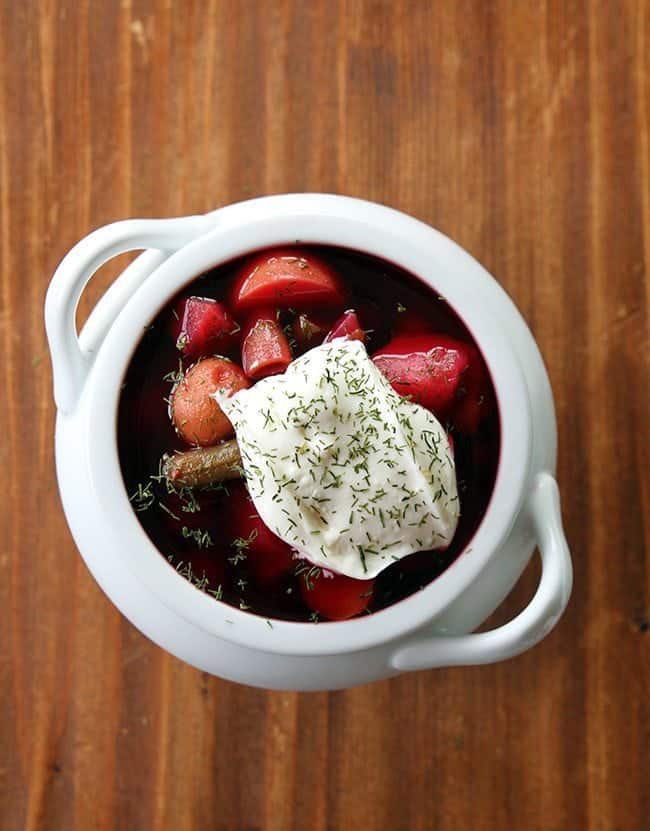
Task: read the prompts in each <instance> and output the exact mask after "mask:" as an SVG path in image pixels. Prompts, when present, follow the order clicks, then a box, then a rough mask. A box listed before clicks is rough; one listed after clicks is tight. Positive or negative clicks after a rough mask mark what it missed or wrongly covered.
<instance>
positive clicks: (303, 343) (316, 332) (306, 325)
mask: <svg viewBox="0 0 650 831" xmlns="http://www.w3.org/2000/svg"><path fill="white" fill-rule="evenodd" d="M329 328H330V327H329V325H328V324H327V323H326V322H324V321H323V320H322V319H321V318H320V317H315V316H314V315H313V314H299V315H298V316H297V317H296V318H295V319H294V321H293V323H292V324H291V334H292V335H293V337H294V340H295V341H296V344H297V345H298V347H299V348H300V349H301V350H307V349H312V347H314V346H318V345H319V344H320V343H322V342H323V338H324V337H325V335H326V334H327V332H328V330H329Z"/></svg>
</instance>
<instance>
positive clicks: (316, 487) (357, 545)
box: [118, 245, 500, 626]
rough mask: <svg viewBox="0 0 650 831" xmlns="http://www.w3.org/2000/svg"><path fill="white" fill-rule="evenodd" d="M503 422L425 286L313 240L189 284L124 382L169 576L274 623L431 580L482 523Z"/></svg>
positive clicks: (382, 600)
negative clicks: (171, 573) (171, 571)
mask: <svg viewBox="0 0 650 831" xmlns="http://www.w3.org/2000/svg"><path fill="white" fill-rule="evenodd" d="M499 442H500V437H499V416H498V410H497V406H496V399H495V394H494V389H493V387H492V383H491V380H490V376H489V373H488V371H487V368H486V366H485V363H484V361H483V359H482V357H481V354H480V352H479V350H478V348H477V346H476V344H475V343H474V341H473V339H472V336H471V334H470V333H469V331H468V330H467V329H466V327H465V326H464V325H463V322H462V321H461V320H460V319H459V318H458V317H457V316H456V314H455V313H454V312H453V310H452V309H451V308H450V306H449V305H448V304H447V302H446V301H445V298H444V297H441V296H439V295H438V294H437V293H436V292H435V291H434V290H432V289H431V288H429V287H428V286H426V285H425V284H424V283H422V282H421V281H419V280H418V279H417V278H416V277H414V276H413V275H411V274H409V273H407V272H405V271H404V270H402V269H400V268H398V267H397V266H395V265H392V264H390V263H387V262H385V261H383V260H380V259H377V258H375V257H370V256H367V255H364V254H360V253H358V252H354V251H349V250H346V249H341V248H334V247H326V246H302V245H301V246H282V247H277V248H273V249H267V250H264V251H260V252H257V253H255V254H254V255H251V256H249V257H246V258H242V259H240V260H237V261H235V262H231V263H228V264H226V265H222V266H218V267H216V268H214V269H212V270H210V271H208V272H206V273H204V274H202V275H201V276H200V277H198V278H196V279H195V280H194V281H192V282H191V283H190V284H189V285H188V286H186V288H185V289H184V290H183V291H182V292H181V293H180V294H178V295H177V296H176V297H175V298H174V299H173V300H172V301H170V302H169V303H168V304H167V305H166V306H165V308H163V310H162V311H161V312H160V313H159V314H158V315H157V317H156V318H155V320H154V321H153V322H152V323H151V325H150V326H149V327H148V328H147V330H146V331H145V333H144V335H143V337H142V340H141V341H140V343H139V344H138V346H137V348H136V350H135V352H134V354H133V357H132V359H131V362H130V365H129V368H128V370H127V373H126V376H125V378H124V384H123V388H122V392H121V398H120V404H119V416H118V446H119V455H120V463H121V468H122V474H123V478H124V483H125V487H126V490H127V493H128V497H129V500H130V502H131V505H132V507H133V510H134V511H135V512H136V515H137V517H138V520H139V521H140V523H141V525H142V527H143V529H144V530H145V532H146V533H147V535H148V536H149V538H150V539H151V541H152V543H153V545H154V546H155V547H156V549H157V550H158V551H159V552H160V556H162V557H164V558H165V559H166V560H167V561H168V562H169V565H170V568H174V569H176V571H177V572H178V573H179V574H180V575H181V576H183V577H184V578H185V579H187V580H189V581H190V582H191V583H192V584H193V585H194V586H196V588H198V589H200V590H202V591H203V592H205V593H207V594H208V595H210V596H212V597H213V598H214V599H215V601H221V602H223V603H226V604H229V605H231V606H234V607H236V608H238V609H242V610H245V611H249V612H250V613H253V614H256V615H260V616H262V617H264V618H266V619H267V621H268V624H269V625H270V626H272V625H273V620H274V619H275V620H278V619H279V620H290V621H304V622H327V621H337V620H345V619H350V618H353V617H356V616H360V615H365V614H370V613H373V612H376V611H378V610H381V609H384V608H386V607H387V606H390V605H391V604H393V603H396V602H398V601H400V600H402V599H404V598H406V597H408V596H409V595H411V594H413V593H414V592H416V591H418V590H420V589H422V588H424V587H425V586H427V585H428V584H429V583H430V582H431V581H432V580H435V579H436V578H437V577H438V576H439V575H440V574H441V573H442V572H443V571H444V570H445V569H447V568H448V567H449V565H450V564H451V563H452V562H453V561H454V560H455V559H456V558H457V557H458V556H459V554H460V553H461V552H463V551H466V553H467V555H468V556H470V555H471V545H470V541H471V539H472V537H473V535H474V534H475V532H476V530H477V528H478V526H479V524H480V523H481V520H482V518H483V516H484V514H485V512H486V510H487V506H488V503H489V500H490V496H491V493H492V490H493V487H494V482H495V478H496V472H497V465H498V459H499Z"/></svg>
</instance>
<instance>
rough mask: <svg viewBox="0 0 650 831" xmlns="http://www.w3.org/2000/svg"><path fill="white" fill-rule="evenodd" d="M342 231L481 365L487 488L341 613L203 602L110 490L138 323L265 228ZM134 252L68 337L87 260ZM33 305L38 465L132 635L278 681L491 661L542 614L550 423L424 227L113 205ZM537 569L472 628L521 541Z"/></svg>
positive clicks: (277, 210)
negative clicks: (47, 418)
mask: <svg viewBox="0 0 650 831" xmlns="http://www.w3.org/2000/svg"><path fill="white" fill-rule="evenodd" d="M294 242H304V243H319V244H331V245H337V246H343V247H348V248H352V249H356V250H358V251H363V252H367V253H369V254H374V255H376V256H379V257H383V258H384V259H386V260H389V261H392V262H394V263H396V264H397V265H399V266H401V267H403V268H405V269H406V270H408V271H410V272H412V273H414V274H417V275H418V277H420V279H422V280H423V281H425V282H426V283H428V284H429V285H431V286H432V287H433V288H434V289H435V290H436V291H437V292H439V293H441V294H442V295H444V296H445V298H446V299H447V301H448V302H449V303H450V305H451V306H452V308H454V309H455V311H456V312H457V313H458V315H459V316H460V317H461V318H462V319H463V320H464V321H465V323H466V324H467V326H468V327H469V329H470V331H471V332H472V334H473V336H474V338H475V339H476V341H477V343H478V345H479V347H480V348H481V351H482V353H483V355H484V357H485V360H486V362H487V364H488V367H489V370H490V373H491V376H492V379H493V382H494V385H495V389H496V393H497V398H498V404H499V412H500V417H501V430H502V446H501V457H500V462H499V470H498V474H497V481H496V485H495V489H494V493H493V496H492V499H491V502H490V505H489V508H488V511H487V513H486V516H485V518H484V520H483V522H482V523H481V526H480V528H479V529H478V531H477V533H476V535H475V536H474V538H473V539H472V541H471V543H470V545H469V546H468V548H467V549H466V550H465V551H464V552H463V553H462V554H461V555H460V557H459V558H458V559H457V560H456V561H455V562H454V563H453V564H452V565H451V566H450V567H449V568H448V569H447V571H445V572H444V573H443V574H442V575H441V576H440V577H439V578H438V579H437V580H435V581H434V582H433V583H431V584H430V585H429V586H427V587H426V588H424V589H423V590H421V591H419V592H417V593H416V594H414V595H412V596H411V597H409V598H407V599H405V600H403V601H401V602H399V603H397V604H394V605H393V606H391V607H389V608H387V609H384V610H383V611H381V612H377V613H375V614H372V615H369V616H366V617H363V618H359V619H356V620H352V621H345V622H336V623H318V624H312V623H295V622H288V621H274V622H273V625H272V627H269V626H268V624H267V622H266V621H265V620H264V619H263V618H259V617H257V616H255V615H252V614H249V613H247V612H244V611H240V610H238V609H233V608H232V607H230V606H228V605H226V604H224V603H221V602H218V601H215V600H214V599H213V598H212V597H210V596H208V595H206V594H204V593H202V592H200V591H199V590H198V589H196V588H195V587H193V586H192V585H191V584H190V583H189V582H187V581H186V580H185V579H184V578H183V577H181V576H180V575H179V574H178V573H177V572H176V570H175V569H174V568H173V567H172V566H171V565H169V563H167V561H166V560H165V559H164V558H163V557H161V556H160V555H159V554H158V552H157V551H156V550H155V548H154V547H153V545H152V544H151V542H150V541H149V539H148V537H147V536H146V534H145V533H144V531H143V529H142V528H141V526H140V524H139V522H138V520H137V518H136V516H135V514H134V512H133V510H132V508H131V505H130V503H129V501H128V496H127V493H126V491H125V488H124V484H123V481H122V477H121V473H120V466H119V459H118V454H117V442H116V429H115V426H116V414H117V407H118V400H119V392H120V385H121V383H122V378H123V375H124V372H125V370H126V368H127V366H128V363H129V361H130V358H131V356H132V354H133V351H134V349H135V347H136V345H137V343H138V341H139V338H140V335H141V333H142V331H143V329H144V328H145V327H146V326H147V325H148V323H149V322H150V321H151V319H152V318H153V317H154V316H155V315H156V313H157V312H158V311H159V310H160V309H161V308H162V306H164V305H165V303H166V302H167V300H168V299H169V298H170V297H172V296H173V295H174V294H175V293H176V292H177V291H179V289H181V288H182V287H183V286H184V285H186V284H187V283H189V282H190V281H191V280H192V279H194V278H195V277H196V276H198V275H199V274H201V273H202V272H203V271H205V270H207V269H209V268H212V267H214V266H216V265H219V264H220V263H223V262H227V261H229V260H231V259H233V258H235V257H238V256H240V255H242V254H245V253H248V252H250V251H253V250H255V249H259V248H264V247H267V246H271V245H277V244H283V243H294ZM137 249H152V250H147V251H146V253H144V254H142V255H141V256H140V257H139V258H138V259H137V260H135V261H134V262H133V263H132V264H131V265H130V266H129V267H128V268H127V269H126V270H125V271H124V272H123V273H122V275H121V276H120V277H119V278H118V279H117V280H116V281H115V283H114V284H113V285H112V286H111V288H110V289H109V290H108V291H107V292H106V294H105V295H104V297H103V298H102V299H101V301H100V302H99V303H98V304H97V306H96V308H95V309H94V311H93V313H92V314H91V316H90V318H89V319H88V322H87V323H86V325H85V327H84V329H83V331H82V332H81V334H80V335H79V336H77V333H76V331H75V323H74V321H75V309H76V305H77V302H78V300H79V297H80V295H81V292H82V291H83V288H84V286H85V284H86V283H87V281H88V280H89V279H90V277H91V276H92V274H93V273H94V272H95V271H96V270H97V268H99V266H100V265H101V264H102V263H103V262H105V261H106V260H107V259H109V258H110V257H112V256H115V255H116V254H118V253H120V252H123V251H130V250H137ZM45 321H46V328H47V334H48V339H49V343H50V351H51V355H52V365H53V371H54V395H55V400H56V404H57V408H58V416H57V424H56V464H57V474H58V480H59V488H60V491H61V498H62V502H63V507H64V510H65V513H66V517H67V519H68V523H69V525H70V529H71V531H72V534H73V536H74V538H75V541H76V543H77V546H78V548H79V550H80V552H81V554H82V556H83V557H84V559H85V561H86V563H87V565H88V567H89V569H90V570H91V572H92V573H93V575H94V576H95V578H96V580H97V582H98V583H99V584H100V586H101V587H102V588H103V590H104V591H105V592H106V594H107V595H108V596H109V597H110V598H111V600H112V601H113V602H114V603H115V605H116V606H117V607H118V608H119V609H120V610H121V611H122V612H123V613H124V614H125V615H126V616H127V617H128V618H129V619H130V620H131V621H132V623H133V624H134V625H135V626H137V627H138V628H139V629H140V630H141V631H142V632H144V634H146V635H147V636H148V637H149V638H151V639H152V640H153V641H155V642H156V643H157V644H159V645H160V646H162V647H163V648H165V649H167V650H168V651H169V652H171V653H173V654H174V655H176V656H178V657H179V658H182V659H183V660H185V661H187V662H189V663H190V664H193V665H194V666H196V667H199V668H200V669H203V670H205V671H207V672H211V673H214V674H216V675H220V676H222V677H224V678H229V679H232V680H235V681H239V682H242V683H247V684H254V685H258V686H264V687H269V688H280V689H304V690H307V689H334V688H340V687H346V686H351V685H353V684H359V683H363V682H367V681H372V680H375V679H379V678H384V677H388V676H390V675H394V674H396V673H398V672H403V671H407V670H415V669H425V668H430V667H440V666H450V665H454V664H480V663H488V662H492V661H497V660H501V659H504V658H507V657H510V656H513V655H516V654H518V653H520V652H523V651H524V650H526V649H528V648H529V647H531V646H532V645H533V644H535V643H536V642H537V641H539V640H540V639H541V638H543V637H544V636H545V635H546V634H547V633H548V632H549V631H550V629H551V628H552V627H553V626H554V625H555V623H556V622H557V620H558V619H559V617H560V615H561V614H562V612H563V611H564V608H565V606H566V603H567V601H568V598H569V594H570V591H571V582H572V569H571V560H570V556H569V551H568V548H567V544H566V540H565V538H564V534H563V531H562V523H561V517H560V508H559V498H558V491H557V485H556V483H555V480H554V478H553V474H554V471H555V457H556V426H555V416H554V410H553V399H552V394H551V389H550V385H549V382H548V377H547V375H546V371H545V368H544V365H543V362H542V359H541V356H540V354H539V350H538V349H537V346H536V344H535V341H534V340H533V338H532V335H531V334H530V332H529V330H528V328H527V327H526V324H525V323H524V321H523V319H522V318H521V316H520V314H519V312H518V311H517V309H516V308H515V306H514V305H513V303H512V302H511V300H510V299H509V298H508V296H507V295H506V294H505V292H504V291H503V290H502V289H501V288H500V286H499V285H498V284H497V283H496V281H495V280H494V279H493V278H492V277H491V276H490V275H489V274H488V273H487V272H486V271H485V270H484V269H483V268H482V267H481V266H480V265H479V264H478V263H477V262H476V261H475V260H474V259H472V258H471V257H470V256H469V255H468V254H467V253H466V252H464V251H463V250H462V249H461V248H459V247H458V246H457V245H456V244H455V243H453V242H452V241H451V240H449V239H448V238H447V237H445V236H443V235H442V234H440V233H438V232H437V231H434V230H433V229H432V228H430V227H429V226H427V225H424V224H423V223H421V222H419V221H417V220H415V219H413V218H411V217H408V216H406V215H405V214H402V213H399V212H397V211H394V210H392V209H390V208H386V207H384V206H381V205H377V204H374V203H369V202H364V201H361V200H357V199H351V198H349V197H343V196H334V195H325V194H287V195H281V196H270V197H265V198H261V199H255V200H251V201H248V202H242V203H238V204H236V205H230V206H227V207H225V208H221V209H219V210H216V211H214V212H212V213H210V214H207V215H205V216H196V217H183V218H179V219H164V220H126V221H124V222H117V223H114V224H112V225H109V226H106V227H105V228H101V229H99V230H97V231H94V232H93V233H92V234H90V235H89V236H88V237H86V238H85V239H83V240H82V241H81V242H80V243H78V244H77V245H76V246H75V247H74V248H73V249H72V250H71V251H70V252H69V253H68V255H67V256H66V257H65V258H64V260H63V261H62V263H61V265H60V266H59V268H58V269H57V271H56V274H55V275H54V277H53V279H52V283H51V285H50V289H49V291H48V295H47V300H46V305H45ZM536 545H537V546H538V547H539V550H540V554H541V558H542V567H543V572H542V578H541V580H540V584H539V586H538V589H537V591H536V594H535V596H534V597H533V599H532V600H531V602H530V603H529V605H528V606H527V607H526V608H525V609H524V610H523V611H522V612H521V613H520V614H519V615H518V616H517V617H516V618H515V619H514V620H512V621H510V622H509V623H508V624H506V625H504V626H502V627H500V628H497V629H495V630H493V631H490V632H485V633H480V634H467V633H469V632H471V631H472V630H473V629H475V628H476V627H477V626H478V625H479V624H480V623H481V622H482V621H483V620H485V618H486V617H487V616H488V615H489V614H490V613H491V612H492V611H493V610H494V609H495V608H496V607H497V606H498V605H499V603H501V601H502V600H503V599H504V598H505V597H506V595H507V594H508V592H509V591H510V589H511V588H512V586H513V585H514V583H515V582H516V580H517V579H518V577H519V575H520V574H521V571H522V570H523V568H524V566H525V565H526V563H527V562H528V560H529V559H530V557H531V555H532V552H533V550H534V548H535V546H536Z"/></svg>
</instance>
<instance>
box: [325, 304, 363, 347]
mask: <svg viewBox="0 0 650 831" xmlns="http://www.w3.org/2000/svg"><path fill="white" fill-rule="evenodd" d="M335 338H345V339H346V340H360V341H361V343H365V340H366V333H365V332H364V331H363V329H362V328H361V324H360V323H359V318H358V317H357V313H356V312H355V311H354V309H348V311H347V312H344V313H343V314H342V315H341V317H340V318H339V319H338V320H337V321H336V323H335V324H334V326H332V328H331V329H330V331H329V333H328V335H327V337H326V338H325V343H329V342H330V341H333V340H334V339H335Z"/></svg>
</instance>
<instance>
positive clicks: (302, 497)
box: [217, 340, 459, 580]
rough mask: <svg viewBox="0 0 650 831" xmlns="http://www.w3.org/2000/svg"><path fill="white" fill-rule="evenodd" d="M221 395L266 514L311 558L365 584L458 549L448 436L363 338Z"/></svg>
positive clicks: (322, 349)
mask: <svg viewBox="0 0 650 831" xmlns="http://www.w3.org/2000/svg"><path fill="white" fill-rule="evenodd" d="M217 398H218V401H219V404H220V405H221V407H222V409H223V410H224V412H225V413H226V415H227V416H228V418H229V419H230V421H231V422H232V424H233V427H234V428H235V432H236V434H237V441H238V443H239V448H240V451H241V457H242V466H243V469H244V473H245V476H246V482H247V486H248V490H249V492H250V495H251V498H252V500H253V503H254V505H255V508H256V509H257V511H258V513H259V514H260V516H261V517H262V519H263V520H264V522H265V523H266V525H267V526H268V527H269V528H270V529H271V530H272V531H273V532H274V533H275V534H277V535H278V536H279V537H281V538H282V539H283V540H285V541H286V542H287V543H288V544H289V545H290V546H292V547H293V548H294V549H295V550H296V551H297V552H298V554H299V555H300V556H301V557H304V558H306V559H307V560H309V561H311V562H312V563H314V564H315V565H318V566H321V567H323V568H325V569H330V570H332V571H335V572H338V573H340V574H346V575H348V576H349V577H356V578H358V579H361V580H363V579H369V578H371V577H374V576H375V575H377V574H378V573H379V572H380V571H382V569H384V568H386V567H387V566H389V565H391V563H393V562H394V561H396V560H399V559H401V558H402V557H405V556H406V555H408V554H412V553H413V552H415V551H421V550H428V549H435V548H444V547H446V546H447V545H449V543H450V542H451V540H452V538H453V536H454V533H455V531H456V526H457V524H458V516H459V502H458V492H457V487H456V473H455V467H454V461H453V457H452V452H451V449H450V446H449V441H448V439H447V436H446V433H445V431H444V429H443V428H442V426H441V425H440V423H439V422H438V421H437V419H436V418H435V416H434V415H433V414H432V413H430V412H429V411H428V410H425V409H424V408H423V407H420V406H419V405H417V404H413V403H412V402H410V401H408V400H406V399H404V398H402V397H401V396H400V395H399V394H398V393H396V392H395V391H394V390H393V388H392V387H391V386H390V384H389V383H388V381H387V380H386V379H385V378H384V376H383V375H382V374H381V373H380V372H379V370H378V369H377V368H376V367H375V365H374V364H373V362H372V361H371V360H370V358H369V357H368V354H367V352H366V350H365V347H364V346H363V344H361V343H360V342H359V341H346V340H334V341H332V342H331V343H326V344H322V345H321V346H317V347H316V348H314V349H311V350H310V351H309V352H307V353H306V354H304V355H303V356H302V357H300V358H298V359H297V360H295V361H294V362H293V363H292V364H290V366H289V367H288V368H287V370H286V371H285V372H284V373H283V374H282V375H274V376H272V377H269V378H265V379H263V380H261V381H258V382H257V383H256V384H255V385H254V386H252V387H250V389H244V390H240V391H239V392H237V393H235V394H234V395H233V396H232V397H230V398H227V397H225V396H223V395H221V394H220V393H217Z"/></svg>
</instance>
